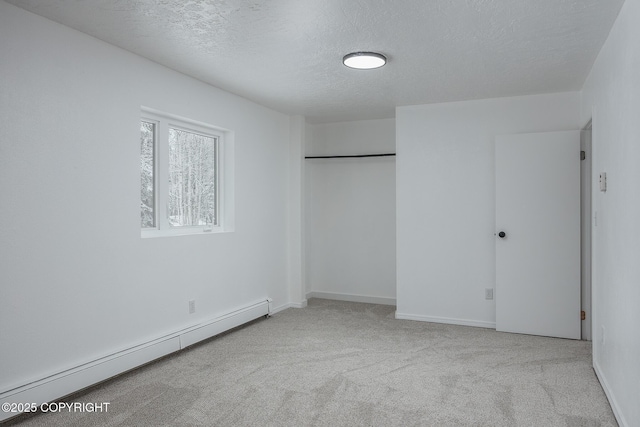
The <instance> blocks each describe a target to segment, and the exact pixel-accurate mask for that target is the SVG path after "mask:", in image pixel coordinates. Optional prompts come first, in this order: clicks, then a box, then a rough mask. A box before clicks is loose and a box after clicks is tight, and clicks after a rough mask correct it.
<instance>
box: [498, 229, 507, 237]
mask: <svg viewBox="0 0 640 427" xmlns="http://www.w3.org/2000/svg"><path fill="white" fill-rule="evenodd" d="M506 235H507V233H505V232H504V231H501V232H499V233H498V236H500V238H501V239H504V238H505V236H506Z"/></svg>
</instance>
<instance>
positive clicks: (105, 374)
mask: <svg viewBox="0 0 640 427" xmlns="http://www.w3.org/2000/svg"><path fill="white" fill-rule="evenodd" d="M268 314H269V302H268V301H267V300H264V301H260V302H257V303H254V304H249V305H247V306H245V307H243V308H241V309H238V310H235V311H232V312H230V313H227V314H225V315H222V316H218V317H216V318H213V319H209V320H206V321H203V322H201V323H198V324H195V325H193V326H190V327H188V328H185V329H182V330H179V331H175V332H173V333H170V334H167V335H164V336H162V337H159V338H156V339H153V340H150V341H146V342H143V343H140V344H138V345H135V346H133V347H130V348H127V349H124V350H121V351H117V352H114V353H112V354H109V355H106V356H103V357H99V358H97V359H94V360H92V361H89V362H87V363H84V364H81V365H77V366H75V367H72V368H70V369H66V370H64V371H60V372H56V373H53V374H51V375H48V376H46V377H42V378H40V379H36V380H35V381H30V382H27V383H25V384H23V385H20V386H17V387H13V388H11V389H9V390H5V391H4V392H3V393H0V402H2V403H4V402H8V403H26V402H30V403H36V404H37V405H41V404H43V403H46V402H51V401H53V400H54V399H59V398H61V397H64V396H67V395H69V394H71V393H74V392H77V391H79V390H82V389H84V388H86V387H89V386H91V385H94V384H96V383H99V382H101V381H104V380H106V379H109V378H111V377H114V376H116V375H119V374H121V373H124V372H127V371H130V370H132V369H134V368H137V367H139V366H141V365H144V364H146V363H149V362H151V361H153V360H155V359H158V358H160V357H163V356H166V355H168V354H171V353H175V352H177V351H180V350H181V349H184V348H185V347H188V346H190V345H193V344H195V343H197V342H199V341H202V340H205V339H207V338H211V337H213V336H215V335H218V334H220V333H222V332H225V331H228V330H230V329H233V328H235V327H238V326H240V325H243V324H245V323H247V322H250V321H251V320H254V319H257V318H259V317H261V316H266V315H268ZM17 415H19V413H11V412H8V413H7V412H0V421H3V420H6V419H7V418H10V417H14V416H17Z"/></svg>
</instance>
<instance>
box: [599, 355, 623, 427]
mask: <svg viewBox="0 0 640 427" xmlns="http://www.w3.org/2000/svg"><path fill="white" fill-rule="evenodd" d="M593 370H594V371H595V373H596V378H598V381H600V385H601V386H602V389H603V390H604V394H605V395H606V396H607V399H608V400H609V405H610V406H611V410H612V411H613V415H614V416H615V417H616V421H617V422H618V425H619V426H620V427H628V426H629V424H628V423H627V420H626V419H625V418H624V416H623V415H622V411H620V406H619V405H618V402H617V400H616V398H615V397H614V395H613V392H612V391H611V387H609V383H608V382H607V378H606V377H605V376H604V374H603V373H602V370H601V369H600V365H598V362H596V361H595V360H594V361H593Z"/></svg>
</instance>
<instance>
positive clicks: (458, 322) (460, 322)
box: [396, 311, 496, 329]
mask: <svg viewBox="0 0 640 427" xmlns="http://www.w3.org/2000/svg"><path fill="white" fill-rule="evenodd" d="M396 319H401V320H417V321H419V322H432V323H446V324H448V325H462V326H475V327H477V328H488V329H495V328H496V324H495V322H486V321H483V320H469V319H455V318H450V317H436V316H423V315H419V314H407V313H398V312H397V311H396Z"/></svg>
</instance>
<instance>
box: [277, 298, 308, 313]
mask: <svg viewBox="0 0 640 427" xmlns="http://www.w3.org/2000/svg"><path fill="white" fill-rule="evenodd" d="M306 306H307V300H306V299H305V300H302V301H301V302H290V303H287V304H282V305H280V306H278V307H276V308H274V309H273V310H271V311H270V312H269V314H276V313H279V312H281V311H284V310H286V309H288V308H305V307H306Z"/></svg>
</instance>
